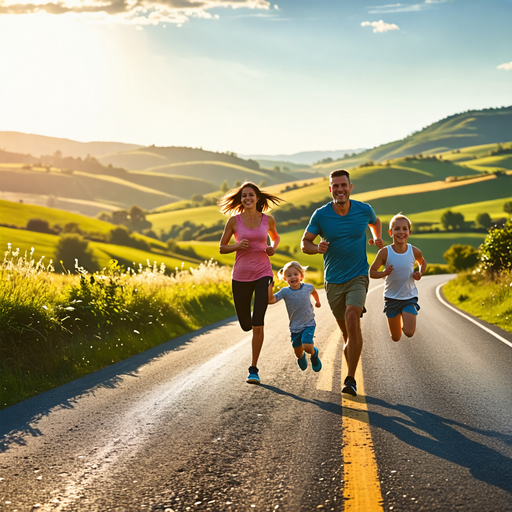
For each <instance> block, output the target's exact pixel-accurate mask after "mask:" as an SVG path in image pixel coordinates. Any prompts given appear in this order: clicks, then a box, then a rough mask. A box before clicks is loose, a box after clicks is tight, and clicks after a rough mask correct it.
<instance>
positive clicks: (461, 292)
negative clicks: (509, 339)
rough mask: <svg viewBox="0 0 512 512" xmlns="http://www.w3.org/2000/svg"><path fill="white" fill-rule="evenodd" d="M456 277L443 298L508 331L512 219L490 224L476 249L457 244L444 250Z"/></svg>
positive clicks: (511, 320) (510, 325) (511, 296)
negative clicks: (482, 241) (503, 223)
mask: <svg viewBox="0 0 512 512" xmlns="http://www.w3.org/2000/svg"><path fill="white" fill-rule="evenodd" d="M445 258H446V260H447V261H448V263H449V265H450V267H451V269H452V270H454V271H460V273H459V275H458V276H457V278H455V279H454V280H452V281H450V282H449V283H447V284H446V285H445V286H444V287H443V293H444V295H445V296H446V298H447V299H448V300H449V301H450V302H451V303H452V304H454V305H455V306H457V307H459V308H460V309H462V310H464V311H467V312H468V313H470V314H472V315H473V316H476V317H478V318H481V319H482V320H485V321H486V322H489V323H491V324H494V325H497V326H498V327H501V328H502V329H504V330H506V331H508V332H511V333H512V220H508V221H507V222H506V223H505V225H503V226H502V227H493V228H491V229H490V230H489V233H488V235H487V237H486V239H485V241H484V243H483V244H482V245H481V246H480V248H479V249H478V251H476V250H475V249H474V248H473V247H470V246H464V245H458V246H455V245H454V246H453V247H451V248H450V250H449V251H447V252H446V253H445Z"/></svg>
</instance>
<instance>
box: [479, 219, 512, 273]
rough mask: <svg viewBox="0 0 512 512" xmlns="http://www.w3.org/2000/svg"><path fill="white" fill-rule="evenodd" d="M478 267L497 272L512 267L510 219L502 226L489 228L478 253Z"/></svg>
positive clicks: (511, 225)
mask: <svg viewBox="0 0 512 512" xmlns="http://www.w3.org/2000/svg"><path fill="white" fill-rule="evenodd" d="M478 259H479V260H480V269H481V270H484V271H485V272H489V273H497V272H500V271H502V270H510V269H511V268H512V221H511V220H508V221H507V222H506V223H505V225H504V226H503V227H502V228H497V227H495V228H491V229H490V231H489V234H488V235H487V237H486V239H485V240H484V243H483V244H482V245H481V246H480V251H479V254H478Z"/></svg>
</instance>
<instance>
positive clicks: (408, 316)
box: [402, 311, 416, 338]
mask: <svg viewBox="0 0 512 512" xmlns="http://www.w3.org/2000/svg"><path fill="white" fill-rule="evenodd" d="M402 317H403V323H404V325H403V327H402V330H403V332H404V334H405V335H406V336H407V337H408V338H410V337H411V336H412V335H413V334H414V332H415V331H416V315H413V314H412V313H407V311H403V312H402Z"/></svg>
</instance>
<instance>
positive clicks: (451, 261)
mask: <svg viewBox="0 0 512 512" xmlns="http://www.w3.org/2000/svg"><path fill="white" fill-rule="evenodd" d="M443 258H444V259H445V260H446V263H448V265H450V267H451V269H452V270H454V271H456V272H460V271H461V270H466V269H468V268H471V267H474V266H475V265H476V264H477V262H478V251H477V250H476V249H475V248H474V247H473V246H472V245H461V244H455V245H452V246H451V247H450V248H449V249H448V250H447V251H446V252H445V253H444V254H443Z"/></svg>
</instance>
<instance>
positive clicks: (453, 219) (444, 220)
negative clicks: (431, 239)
mask: <svg viewBox="0 0 512 512" xmlns="http://www.w3.org/2000/svg"><path fill="white" fill-rule="evenodd" d="M441 224H442V225H443V227H444V228H445V229H460V228H461V227H462V226H463V225H464V215H462V213H455V212H452V211H451V210H446V211H445V212H444V213H443V215H441Z"/></svg>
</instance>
